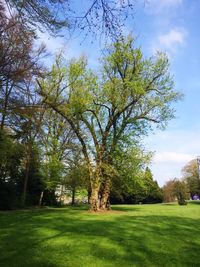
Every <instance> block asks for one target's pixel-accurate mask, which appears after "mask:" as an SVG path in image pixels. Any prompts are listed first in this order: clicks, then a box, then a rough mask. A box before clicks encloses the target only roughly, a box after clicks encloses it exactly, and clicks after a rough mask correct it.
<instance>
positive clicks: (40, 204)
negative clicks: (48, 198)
mask: <svg viewBox="0 0 200 267" xmlns="http://www.w3.org/2000/svg"><path fill="white" fill-rule="evenodd" d="M43 196H44V191H42V192H41V193H40V199H39V207H41V206H42V200H43Z"/></svg>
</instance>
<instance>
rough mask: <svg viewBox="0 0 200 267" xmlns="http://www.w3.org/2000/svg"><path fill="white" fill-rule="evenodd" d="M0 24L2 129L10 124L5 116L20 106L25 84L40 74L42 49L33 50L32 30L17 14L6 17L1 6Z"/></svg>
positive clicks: (0, 124)
mask: <svg viewBox="0 0 200 267" xmlns="http://www.w3.org/2000/svg"><path fill="white" fill-rule="evenodd" d="M0 26H1V29H0V51H1V53H0V128H1V129H3V128H4V126H5V125H7V126H8V125H9V126H10V124H9V122H8V120H9V117H10V116H8V115H10V114H12V113H15V112H16V110H17V108H18V106H21V104H22V103H21V102H22V99H23V98H24V94H25V93H27V92H26V91H27V90H26V89H27V86H28V85H27V84H30V83H31V81H32V79H33V77H34V76H36V75H37V76H38V75H39V74H40V73H41V64H40V63H39V60H40V58H41V57H42V56H44V52H45V48H44V46H40V47H39V48H38V49H35V48H34V38H35V34H34V33H33V31H31V30H29V29H28V28H27V27H26V26H25V25H24V24H22V23H21V21H20V19H19V17H18V16H13V17H10V18H7V17H6V15H5V10H4V9H3V8H2V9H1V12H0ZM23 104H24V103H23Z"/></svg>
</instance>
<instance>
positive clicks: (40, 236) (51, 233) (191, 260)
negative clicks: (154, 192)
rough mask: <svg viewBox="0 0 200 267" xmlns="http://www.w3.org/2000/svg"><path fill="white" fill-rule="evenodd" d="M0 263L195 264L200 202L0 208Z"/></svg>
mask: <svg viewBox="0 0 200 267" xmlns="http://www.w3.org/2000/svg"><path fill="white" fill-rule="evenodd" d="M0 266H1V267H4V266H5V267H12V266H19V267H25V266H31V267H40V266H44V267H46V266H48V267H56V266H61V267H62V266H67V267H92V266H93V267H107V266H113V267H118V266H120V267H129V266H140V267H141V266H147V267H149V266H167V267H171V266H181V267H182V266H188V267H192V266H200V205H199V204H198V202H194V203H190V204H189V205H187V206H178V205H177V204H168V205H167V204H156V205H117V206H113V211H112V212H110V213H105V214H93V213H89V212H87V210H84V208H71V207H68V208H60V209H56V208H48V209H41V210H37V209H33V210H24V211H10V212H0Z"/></svg>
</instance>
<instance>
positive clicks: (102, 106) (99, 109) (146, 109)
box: [38, 37, 180, 210]
mask: <svg viewBox="0 0 200 267" xmlns="http://www.w3.org/2000/svg"><path fill="white" fill-rule="evenodd" d="M86 65H87V63H86V60H85V58H80V59H79V60H72V61H71V62H70V63H69V65H68V67H67V68H65V67H64V66H63V65H62V64H61V63H59V62H57V63H56V64H55V65H54V66H53V69H52V75H51V76H49V77H48V78H47V79H43V80H38V86H39V89H40V94H41V95H42V96H43V97H44V101H45V102H46V104H47V105H49V106H50V107H51V108H52V109H54V110H55V111H56V112H58V113H59V114H60V115H61V116H63V117H64V118H65V120H66V122H67V123H69V125H70V126H71V128H72V129H73V131H74V133H75V134H76V136H77V138H78V140H79V142H80V144H81V146H82V151H83V154H84V157H85V160H86V163H87V166H88V170H89V175H90V183H91V190H92V191H91V198H90V203H91V209H92V210H98V209H99V206H98V197H99V196H98V195H99V192H100V187H101V184H102V183H103V184H104V189H105V191H106V193H105V198H103V202H104V203H105V202H106V201H107V198H108V196H109V192H110V175H111V172H110V171H109V175H107V174H106V171H105V170H106V169H107V167H106V168H105V166H110V167H111V168H112V166H113V164H112V155H113V153H114V151H115V149H116V147H117V144H118V143H119V142H120V140H121V139H122V137H123V136H124V134H128V135H130V133H132V134H133V137H134V134H141V135H142V133H144V132H148V130H149V129H150V128H151V125H152V123H154V124H157V125H158V126H160V127H164V126H165V124H166V122H167V121H168V120H169V119H171V118H173V116H174V115H173V113H174V110H173V109H172V108H171V107H170V103H172V102H174V101H177V100H178V99H179V97H180V94H179V93H178V92H176V91H174V89H173V86H174V85H173V81H172V78H171V76H170V74H169V70H168V68H169V63H168V59H167V58H166V56H165V55H164V54H161V53H157V54H156V55H155V56H153V57H151V58H149V59H147V58H144V57H143V55H142V52H141V50H140V49H138V48H134V42H133V38H132V37H128V38H125V39H121V40H120V41H117V42H115V43H114V44H113V45H112V46H111V47H110V49H109V50H108V54H107V56H106V57H105V58H104V59H103V60H102V70H101V73H102V75H101V76H99V77H98V76H97V75H95V74H93V73H92V71H91V70H88V69H87V68H86ZM109 169H110V168H109ZM105 191H104V192H105ZM104 192H102V195H103V194H104ZM102 207H103V208H105V205H104V204H103V206H102Z"/></svg>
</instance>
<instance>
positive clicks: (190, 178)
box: [182, 159, 200, 197]
mask: <svg viewBox="0 0 200 267" xmlns="http://www.w3.org/2000/svg"><path fill="white" fill-rule="evenodd" d="M182 173H183V180H184V181H185V182H186V184H187V186H188V188H189V190H190V196H191V197H193V196H194V195H198V196H200V179H199V172H198V164H197V160H196V159H194V160H191V161H190V162H188V163H187V164H186V165H185V166H184V167H183V169H182Z"/></svg>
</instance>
